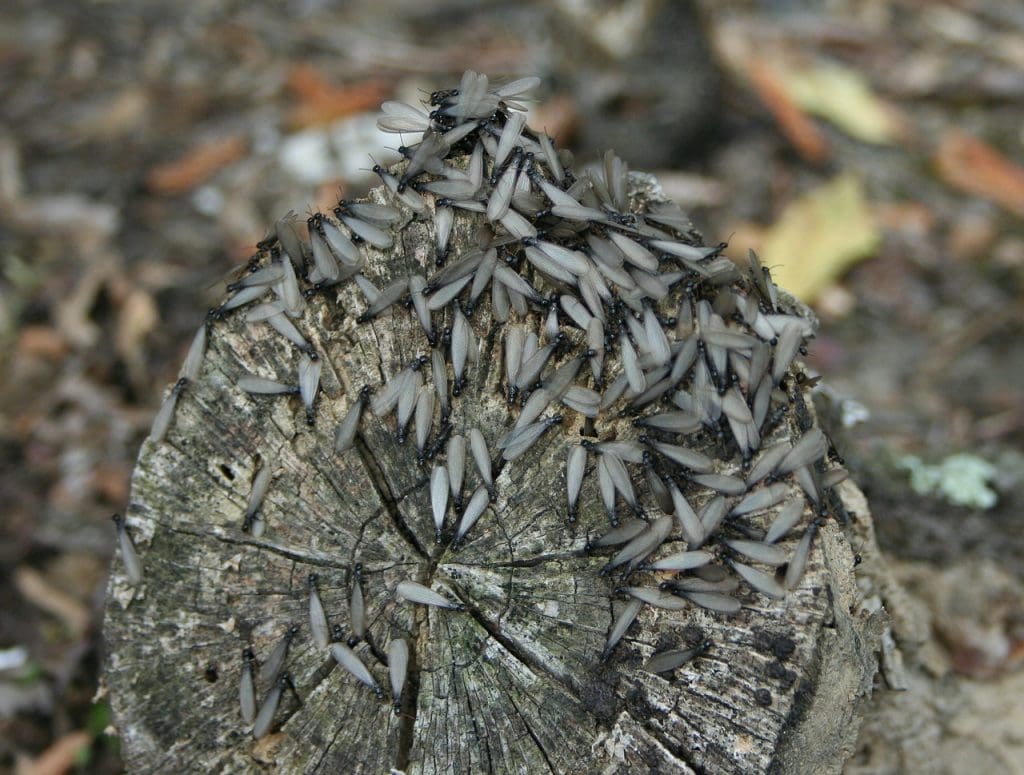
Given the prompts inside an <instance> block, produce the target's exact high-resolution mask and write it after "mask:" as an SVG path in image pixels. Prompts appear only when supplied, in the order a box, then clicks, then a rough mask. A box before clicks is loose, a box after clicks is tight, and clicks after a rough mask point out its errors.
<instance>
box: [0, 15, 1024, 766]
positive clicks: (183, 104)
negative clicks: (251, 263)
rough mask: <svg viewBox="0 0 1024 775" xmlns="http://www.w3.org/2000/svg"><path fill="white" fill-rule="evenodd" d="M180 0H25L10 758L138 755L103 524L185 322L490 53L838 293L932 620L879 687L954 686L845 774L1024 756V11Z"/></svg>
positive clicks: (770, 256)
mask: <svg viewBox="0 0 1024 775" xmlns="http://www.w3.org/2000/svg"><path fill="white" fill-rule="evenodd" d="M190 7H191V9H190V11H189V12H188V14H187V15H176V14H175V12H174V11H172V10H171V9H172V8H176V6H174V5H169V4H166V3H159V2H152V0H149V1H147V2H134V3H124V2H107V3H85V2H74V1H71V2H56V1H55V0H43V2H27V1H26V0H13V2H10V3H8V4H7V7H6V10H5V13H4V15H3V17H2V18H0V93H2V95H3V99H2V103H0V115H2V119H3V120H2V122H0V269H2V272H0V363H2V368H0V509H2V514H3V519H2V521H0V611H2V614H0V771H17V772H19V773H34V774H41V773H59V772H66V771H81V772H96V773H104V772H117V771H120V761H119V758H118V747H117V740H116V737H113V736H111V735H109V734H105V733H104V730H105V729H107V728H108V725H109V724H110V721H111V719H110V717H109V711H108V708H107V704H106V702H105V700H104V699H103V698H102V697H99V698H97V687H98V682H99V673H100V666H101V663H102V654H101V648H102V638H101V629H100V628H101V622H100V615H99V614H100V611H101V604H102V600H103V596H104V593H105V586H106V574H107V565H108V563H109V561H110V558H111V556H112V554H113V551H114V545H115V535H114V530H113V527H112V525H111V522H110V515H111V513H113V512H115V511H118V510H122V509H123V508H124V507H125V504H126V502H127V499H128V487H129V477H130V474H131V470H132V466H133V464H134V460H135V455H136V453H137V450H138V447H139V444H140V442H141V441H142V439H143V438H144V437H145V435H146V433H147V430H148V427H149V424H150V422H151V420H152V417H153V414H154V412H155V411H156V409H157V408H158V406H159V405H160V401H161V398H162V395H163V391H164V390H165V388H166V387H167V386H168V385H169V384H170V383H171V382H173V381H174V379H175V376H176V374H177V369H178V367H179V365H180V362H181V360H182V358H183V357H184V353H185V350H186V348H187V346H188V343H189V341H190V339H191V335H192V332H193V331H194V330H195V328H196V326H197V325H199V323H200V322H201V321H202V319H203V316H204V314H205V311H206V309H207V308H209V307H211V306H213V305H214V304H215V303H217V301H218V299H219V297H220V295H221V293H222V291H223V280H222V277H223V275H224V274H225V273H227V272H228V271H229V270H230V269H231V268H232V267H234V266H236V265H238V264H239V263H240V262H242V261H244V259H245V258H246V257H247V256H248V255H249V254H250V253H251V252H252V250H253V246H254V244H255V243H256V241H258V240H259V239H261V238H262V237H263V235H264V233H265V229H266V227H267V225H268V224H270V223H272V222H273V220H274V219H275V218H277V217H280V216H281V215H282V214H284V213H285V212H287V211H288V210H290V209H294V210H296V211H298V212H302V211H304V210H306V209H307V208H324V207H327V206H329V205H331V204H332V203H333V202H334V201H336V199H337V198H338V196H339V190H341V191H344V192H346V194H350V195H351V194H358V193H359V192H360V191H362V190H365V187H366V186H367V185H368V178H367V172H366V168H367V167H369V166H370V164H371V163H370V162H368V161H367V154H369V153H374V155H375V158H377V159H378V160H382V161H386V160H387V159H388V158H394V156H392V157H388V156H387V151H386V150H385V146H386V145H388V144H389V143H390V144H394V138H393V137H390V138H389V137H386V136H379V135H377V134H376V133H375V131H374V130H373V128H372V127H373V120H374V115H375V111H376V106H377V105H379V103H380V102H381V101H382V100H384V99H390V98H393V97H398V98H402V99H411V100H416V99H421V98H422V97H423V96H424V94H425V93H429V91H430V90H431V89H434V88H438V87H440V86H444V85H447V84H449V83H451V82H452V80H453V78H455V79H456V80H457V76H458V74H459V73H461V72H462V70H464V69H466V68H473V69H476V70H478V71H481V72H486V73H489V74H495V75H502V74H516V75H519V74H537V75H540V76H541V77H542V78H543V86H542V87H541V90H540V94H539V95H538V97H539V99H538V102H537V104H536V106H535V109H534V110H533V112H532V114H531V118H530V122H531V124H533V125H536V126H541V127H545V128H547V130H548V132H549V133H551V134H553V135H554V136H556V137H557V139H558V140H559V142H560V143H561V144H563V145H566V146H567V147H570V148H572V149H573V151H574V152H575V153H576V155H577V158H590V157H596V156H597V155H598V154H599V153H600V152H601V151H603V150H604V149H605V148H608V147H613V148H615V150H616V151H617V152H618V153H619V155H620V156H622V157H623V158H624V159H626V160H627V161H628V162H629V163H630V164H631V166H632V167H633V168H636V169H646V170H649V171H652V172H655V173H656V174H657V175H658V176H659V178H660V179H661V180H662V182H663V184H664V186H665V189H666V191H667V192H668V193H669V194H670V195H671V196H673V197H674V198H676V199H677V200H678V201H679V202H680V203H681V204H682V205H683V206H684V208H685V209H687V210H688V211H689V212H690V214H691V215H692V217H693V218H694V221H695V222H696V223H697V224H698V226H699V227H700V229H701V230H702V231H703V233H704V234H705V236H706V238H707V240H708V241H709V242H717V241H719V240H728V241H729V250H728V252H729V255H730V256H732V257H734V258H736V259H737V260H738V261H743V260H744V259H745V256H746V253H747V250H748V248H755V249H757V250H758V251H759V253H760V254H761V256H762V258H763V260H764V261H765V262H766V264H768V265H770V266H772V267H773V268H774V271H775V272H776V277H777V278H778V279H780V282H782V284H783V285H786V286H788V287H791V283H795V284H797V285H799V289H798V288H795V287H791V289H793V290H799V292H800V294H801V295H802V297H803V298H804V299H805V300H807V301H808V302H810V303H811V305H812V307H813V308H814V309H815V310H816V312H817V313H818V314H819V316H820V318H821V320H822V326H821V331H820V333H819V336H818V337H817V340H816V342H815V345H814V348H813V349H812V350H811V352H810V353H809V355H808V358H807V361H808V364H809V365H810V367H811V368H812V369H814V370H815V371H816V372H818V373H820V374H822V375H823V377H824V381H823V384H824V385H826V386H827V387H826V388H825V392H826V394H827V396H828V397H829V398H830V399H831V401H832V403H833V406H834V407H835V410H836V411H835V413H834V414H835V416H836V422H835V433H836V435H837V437H838V439H839V447H840V451H841V452H842V453H843V454H844V456H845V457H846V459H847V463H848V465H849V467H850V469H851V471H852V472H853V475H854V478H855V479H856V480H857V482H858V483H859V484H860V485H861V486H862V487H863V489H864V490H865V492H866V493H867V495H868V498H869V500H870V502H871V505H872V509H873V512H874V517H875V520H876V529H877V532H878V536H879V540H880V543H881V545H882V548H883V550H884V551H885V552H886V553H887V554H888V556H890V557H891V558H892V560H893V566H894V568H895V569H896V573H897V576H898V577H899V578H900V580H901V581H903V583H904V584H905V585H906V586H907V588H908V589H909V590H910V592H911V594H912V595H913V598H914V603H913V605H912V606H911V608H912V609H914V610H916V611H917V612H918V613H919V614H920V617H919V618H918V619H917V621H918V624H919V629H918V630H917V632H918V634H919V636H920V638H921V641H920V643H918V644H915V645H914V646H913V647H911V645H910V644H909V643H906V642H905V643H901V644H900V645H901V647H903V648H904V650H905V651H906V652H907V654H908V660H909V661H910V662H912V663H913V664H912V665H911V667H912V671H911V681H912V682H918V683H917V684H915V685H914V686H912V687H911V689H910V690H909V691H908V692H904V693H902V694H900V693H897V692H892V691H891V690H890V688H889V687H885V686H884V685H882V684H880V687H879V688H880V693H881V694H882V695H885V696H884V697H882V699H881V700H880V704H882V705H884V704H886V703H888V704H890V705H892V706H899V704H900V703H901V702H902V703H905V704H909V703H912V702H915V701H917V702H920V700H921V698H922V697H924V696H927V697H929V698H931V699H930V700H929V702H931V704H930V705H929V706H928V707H929V711H928V713H923V714H921V715H924V716H928V718H929V719H931V725H930V726H929V725H928V720H927V719H925V720H924V721H921V722H920V724H921V726H920V727H918V726H913V725H910V724H908V726H907V728H906V729H901V730H891V729H890V730H880V731H878V735H877V736H876V738H874V739H875V741H876V742H872V741H871V740H868V739H865V741H864V742H863V744H862V746H861V749H860V750H859V751H858V752H857V753H856V755H855V757H854V759H853V760H852V761H851V763H850V765H849V770H850V771H851V772H865V773H866V772H912V771H924V770H919V769H916V768H917V767H919V766H924V765H923V764H922V762H924V761H925V760H924V759H918V758H915V756H916V754H914V753H913V751H911V749H913V747H914V746H917V747H918V749H920V748H926V747H927V748H931V749H932V750H933V752H934V755H935V756H936V757H937V758H944V759H945V764H944V767H945V768H948V769H949V770H950V771H952V770H953V769H956V768H958V767H959V768H961V769H960V771H962V768H963V767H964V766H970V767H977V766H983V765H987V766H989V767H990V768H994V769H995V771H1014V768H1015V767H1017V768H1019V767H1021V765H1020V764H1019V762H1020V761H1024V754H1022V755H1021V757H1020V758H1019V759H1016V760H1015V758H1014V756H1015V754H1018V753H1021V741H1020V734H1019V729H1020V728H1021V727H1017V729H1018V731H1017V732H1016V733H1014V732H1013V723H1016V721H1021V724H1022V725H1024V720H1022V718H1024V707H1022V706H1021V702H1020V700H1019V698H1020V697H1021V696H1022V694H1024V693H1022V692H1021V691H1020V688H1021V674H1020V672H1017V671H1019V670H1020V663H1021V658H1022V656H1024V602H1022V601H1024V593H1022V589H1024V588H1022V585H1021V582H1022V577H1024V519H1022V506H1024V444H1022V441H1024V397H1022V396H1024V391H1022V390H1021V389H1020V385H1021V384H1022V382H1024V337H1022V331H1024V228H1022V227H1024V166H1022V163H1024V130H1022V127H1024V7H1022V6H1020V5H1019V4H1017V3H1010V2H1005V0H948V1H947V2H927V1H926V0H916V1H915V0H861V1H859V2H858V1H855V0H837V1H836V2H830V3H828V4H818V3H804V2H799V0H783V2H773V3H751V2H711V1H710V0H708V2H705V3H697V4H696V5H695V6H691V5H689V4H687V3H659V2H654V1H653V0H640V2H625V1H623V2H584V3H577V2H570V0H561V1H560V2H553V3H529V2H519V3H506V2H498V1H497V0H493V1H491V2H466V1H465V0H447V1H446V2H441V1H439V2H434V3H417V2H411V0H375V2H372V3H370V2H354V3H346V4H344V10H338V9H335V8H333V7H330V6H329V5H328V4H324V3H319V2H303V3H299V2H296V3H290V4H252V3H230V2H226V1H225V0H208V1H207V2H204V3H198V4H190ZM823 8H827V11H826V10H823ZM786 278H792V279H791V280H790V279H786ZM844 418H845V423H844V422H843V419H844ZM958 453H969V454H970V455H972V456H975V458H977V459H974V458H969V459H966V460H965V459H964V458H956V457H954V458H952V461H951V460H950V458H951V456H954V455H956V454H958ZM906 456H916V457H917V458H918V459H919V461H920V463H919V464H918V465H917V470H918V474H919V480H918V481H919V488H918V489H920V490H921V491H922V492H923V491H924V487H925V484H926V483H925V482H924V480H925V479H926V478H927V475H928V473H929V471H928V470H925V469H924V468H923V466H926V465H932V466H940V465H941V464H942V463H943V461H946V462H947V466H946V467H945V468H941V469H940V468H935V469H931V470H932V471H937V472H938V473H937V474H936V478H935V481H933V482H932V484H933V485H935V486H936V487H940V486H941V485H943V484H945V485H946V490H947V491H946V492H941V491H939V490H936V491H934V492H932V493H931V494H927V493H926V494H922V492H918V491H915V489H914V488H912V487H911V480H910V474H909V473H908V470H907V467H908V466H912V465H914V464H913V463H911V462H906V461H907V458H906ZM900 461H904V462H903V463H902V464H901V462H900ZM980 461H984V463H981V462H980ZM986 464H987V467H986ZM958 482H959V484H958ZM958 500H959V501H961V502H957V501H958ZM964 501H966V502H964ZM912 629H913V627H909V629H906V630H904V633H906V632H909V631H910V630H912ZM897 635H899V632H897ZM906 637H907V636H905V638H906ZM918 668H919V669H918ZM915 670H916V671H917V672H914V671H915ZM938 684H941V685H942V686H943V687H944V688H943V690H942V692H944V693H943V694H942V697H941V698H939V699H935V698H936V697H937V695H936V694H935V690H934V686H935V685H938ZM950 687H953V689H954V690H955V691H953V694H952V695H950V694H949V691H952V690H951V689H950ZM951 696H952V697H954V698H955V708H954V709H951V706H950V705H949V704H948V703H946V704H943V702H944V700H943V698H945V699H949V697H951ZM915 698H916V700H915ZM932 700H934V702H932ZM913 707H914V708H915V709H918V710H919V709H920V705H919V704H918V705H915V706H913ZM997 709H998V710H997ZM908 712H909V711H908ZM929 714H930V715H929ZM992 714H998V717H999V719H1000V720H1001V722H1002V726H1000V725H999V724H989V723H987V719H990V718H991V716H992ZM1004 727H1005V728H1004ZM936 730H937V731H936ZM901 734H902V735H904V740H913V744H912V745H911V744H910V743H908V744H907V745H902V744H901V743H900V737H899V735H901ZM883 739H884V743H883V742H879V741H882V740H883ZM953 740H959V741H960V743H958V744H956V745H953V743H952V742H950V741H953ZM964 740H969V741H971V745H972V746H974V747H973V748H970V749H969V750H968V751H967V753H963V751H964V750H965V748H964V744H963V741H964ZM947 745H948V746H950V747H949V750H947V749H946V747H945V746H947ZM1014 746H1016V748H1015V747H1014ZM954 749H955V751H956V752H957V753H956V754H955V755H954ZM908 751H910V752H908ZM958 757H959V758H958ZM963 757H967V758H963ZM1014 761H1016V763H1014ZM1016 771H1020V770H1019V769H1018V770H1016Z"/></svg>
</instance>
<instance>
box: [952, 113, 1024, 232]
mask: <svg viewBox="0 0 1024 775" xmlns="http://www.w3.org/2000/svg"><path fill="white" fill-rule="evenodd" d="M935 166H936V169H937V170H938V173H939V177H941V178H942V179H943V180H944V181H945V182H946V183H947V184H949V185H950V186H953V188H956V189H959V190H960V191H963V192H964V193H967V194H971V195H973V196H978V197H981V198H982V199H988V200H990V201H992V202H995V203H996V204H998V205H1000V206H1001V207H1004V208H1005V209H1007V210H1009V211H1010V212H1011V213H1014V214H1015V215H1018V216H1020V217H1022V218H1024V167H1021V166H1020V165H1019V164H1016V163H1014V162H1013V161H1011V160H1010V159H1008V158H1007V157H1006V156H1003V154H1001V153H999V151H997V150H995V149H994V148H993V147H992V146H990V145H988V144H987V143H984V142H982V141H981V140H979V139H978V138H976V137H972V136H971V135H969V134H967V133H966V132H964V131H962V130H960V129H951V130H950V131H948V132H946V134H945V135H944V136H943V138H942V141H941V142H940V143H939V148H938V150H937V151H936V153H935Z"/></svg>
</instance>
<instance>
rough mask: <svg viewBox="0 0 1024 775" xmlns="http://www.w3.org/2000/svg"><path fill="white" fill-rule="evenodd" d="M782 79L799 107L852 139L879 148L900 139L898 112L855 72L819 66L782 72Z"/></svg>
mask: <svg viewBox="0 0 1024 775" xmlns="http://www.w3.org/2000/svg"><path fill="white" fill-rule="evenodd" d="M779 79H780V82H781V83H782V86H783V88H784V89H785V90H786V93H787V94H789V96H790V98H791V99H792V100H793V101H795V102H796V103H797V105H799V106H800V107H801V108H803V109H804V110H806V111H807V112H808V113H813V114H814V115H816V116H821V117H822V118H824V119H827V120H828V121H831V122H832V123H833V124H835V125H836V126H837V127H839V128H840V129H842V130H843V131H844V132H846V134H848V135H850V136H851V137H855V138H857V139H858V140H863V141H864V142H866V143H876V144H878V145H890V144H892V143H893V142H895V141H896V140H897V139H898V137H899V134H900V127H901V124H902V122H901V121H900V118H899V114H898V113H897V111H896V109H895V108H894V107H892V106H891V105H889V104H888V103H886V102H885V101H884V100H882V99H880V98H879V97H878V96H876V95H875V94H874V92H872V91H871V87H870V86H869V85H868V83H867V81H866V80H865V78H864V77H863V76H862V75H861V74H860V73H858V72H857V71H855V70H850V69H848V68H845V67H840V66H838V65H835V64H816V65H812V66H808V67H801V68H786V69H784V70H781V71H780V73H779Z"/></svg>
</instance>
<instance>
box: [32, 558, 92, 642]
mask: <svg viewBox="0 0 1024 775" xmlns="http://www.w3.org/2000/svg"><path fill="white" fill-rule="evenodd" d="M14 584H15V586H16V587H17V588H18V591H19V592H20V593H21V594H22V596H23V597H24V598H25V599H26V600H28V601H29V602H30V603H32V604H33V605H35V606H37V607H38V608H41V609H43V610H44V611H46V612H47V613H49V614H52V615H53V616H56V617H57V618H58V619H60V620H61V621H62V622H64V624H65V625H66V626H67V628H68V629H69V630H70V631H71V632H72V633H73V634H74V635H75V637H79V636H81V635H82V633H84V632H85V631H86V629H88V627H89V621H90V619H91V616H90V613H89V609H88V608H87V607H86V606H84V605H83V604H82V603H80V602H79V601H78V600H76V599H75V598H73V597H72V596H71V595H69V594H68V593H67V592H65V591H64V590H62V589H59V588H57V587H56V586H54V585H53V584H51V583H50V582H49V581H48V580H47V579H46V577H45V576H43V574H41V573H40V572H39V571H37V570H35V569H34V568H30V567H29V566H27V565H22V566H21V567H19V568H17V569H16V570H15V572H14Z"/></svg>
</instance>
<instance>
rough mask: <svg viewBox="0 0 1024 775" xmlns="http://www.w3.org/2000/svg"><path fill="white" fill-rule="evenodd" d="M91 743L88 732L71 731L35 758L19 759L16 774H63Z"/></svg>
mask: <svg viewBox="0 0 1024 775" xmlns="http://www.w3.org/2000/svg"><path fill="white" fill-rule="evenodd" d="M90 745H92V736H91V735H90V734H89V733H88V732H86V731H84V730H79V731H77V732H70V733H69V734H66V735H64V736H63V737H61V738H60V739H58V740H56V741H54V742H53V743H52V744H51V745H50V747H49V748H47V749H46V750H45V751H43V752H42V753H41V754H39V756H37V757H36V758H35V759H30V760H21V761H19V762H18V766H17V768H16V769H15V775H63V773H65V772H69V771H70V770H71V768H72V767H74V766H75V764H76V763H77V762H78V757H79V756H80V755H81V753H82V751H83V750H84V749H86V748H88V747H89V746H90Z"/></svg>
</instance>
